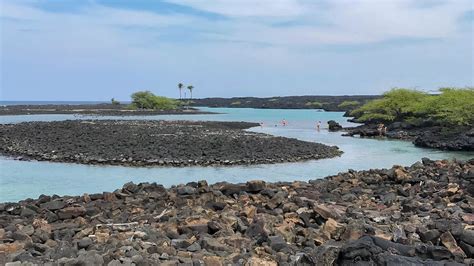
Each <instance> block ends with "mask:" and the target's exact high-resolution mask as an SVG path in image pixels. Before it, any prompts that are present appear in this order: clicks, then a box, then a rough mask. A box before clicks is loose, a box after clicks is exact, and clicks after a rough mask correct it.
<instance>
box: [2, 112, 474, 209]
mask: <svg viewBox="0 0 474 266" xmlns="http://www.w3.org/2000/svg"><path fill="white" fill-rule="evenodd" d="M203 109H204V110H206V111H214V112H219V113H222V114H215V115H166V116H146V117H145V116H143V117H120V118H117V117H100V119H166V120H217V121H251V122H263V123H264V126H263V127H255V128H252V129H250V130H252V131H256V132H263V133H268V134H272V135H277V136H285V137H291V138H298V139H301V140H306V141H314V142H321V143H325V144H327V145H337V146H338V147H339V148H340V149H341V150H342V151H344V154H343V155H342V156H340V157H337V158H333V159H323V160H318V161H307V162H299V163H284V164H274V165H257V166H232V167H184V168H164V167H161V168H160V167H140V168H133V167H122V166H89V165H79V164H68V163H49V162H36V161H31V162H25V161H16V160H12V159H8V158H5V157H3V158H2V157H0V202H2V201H17V200H21V199H24V198H27V197H37V196H39V195H40V194H58V195H79V194H82V193H85V192H87V193H94V192H102V191H113V190H115V189H117V188H120V187H121V186H122V185H123V184H124V183H126V182H129V181H134V182H157V183H161V184H163V185H165V186H172V185H175V184H179V183H187V182H189V181H196V180H201V179H206V180H207V181H208V182H209V183H215V182H219V181H228V182H245V181H247V180H251V179H263V180H266V181H293V180H309V179H315V178H321V177H324V176H327V175H333V174H337V173H338V172H342V171H346V170H348V169H355V170H362V169H369V168H387V167H391V166H392V165H394V164H399V165H410V164H413V163H415V162H416V161H419V160H420V159H421V158H422V157H429V158H431V159H452V158H457V159H469V158H472V157H474V153H473V152H445V151H439V150H433V149H421V148H417V147H415V146H413V144H411V143H410V142H404V141H396V140H380V139H363V138H350V137H342V136H341V133H334V132H328V131H327V126H326V123H325V122H327V121H328V120H331V119H332V120H336V121H338V122H339V123H341V124H343V125H345V126H348V125H350V123H348V122H346V118H344V117H343V116H342V115H343V113H340V112H317V111H314V110H270V109H247V108H245V109H232V108H203ZM85 118H90V117H87V116H73V115H34V116H28V115H26V116H0V123H17V122H24V121H33V120H35V121H54V120H65V119H85ZM94 118H97V117H94ZM282 119H286V120H287V121H288V126H286V127H282V126H279V122H280V121H281V120H282ZM319 120H321V121H322V122H323V124H322V125H323V126H322V130H320V131H319V132H318V131H317V130H316V122H317V121H319ZM275 125H277V126H275Z"/></svg>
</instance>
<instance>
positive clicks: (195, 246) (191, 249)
mask: <svg viewBox="0 0 474 266" xmlns="http://www.w3.org/2000/svg"><path fill="white" fill-rule="evenodd" d="M186 250H187V251H189V252H196V251H199V250H201V245H199V243H198V242H194V243H193V244H191V245H190V246H189V247H188V248H186Z"/></svg>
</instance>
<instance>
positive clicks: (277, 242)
mask: <svg viewBox="0 0 474 266" xmlns="http://www.w3.org/2000/svg"><path fill="white" fill-rule="evenodd" d="M267 241H268V245H269V246H270V247H271V248H272V249H273V250H275V251H280V250H282V249H284V248H286V247H287V244H286V241H285V239H283V237H281V236H269V237H268V240H267Z"/></svg>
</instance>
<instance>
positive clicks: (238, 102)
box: [230, 101, 241, 105]
mask: <svg viewBox="0 0 474 266" xmlns="http://www.w3.org/2000/svg"><path fill="white" fill-rule="evenodd" d="M239 104H241V102H240V101H235V102H232V103H231V104H230V105H239Z"/></svg>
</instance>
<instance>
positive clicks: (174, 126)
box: [0, 120, 342, 166]
mask: <svg viewBox="0 0 474 266" xmlns="http://www.w3.org/2000/svg"><path fill="white" fill-rule="evenodd" d="M255 126H259V124H257V123H247V122H197V121H196V122H193V121H147V120H67V121H56V122H25V123H18V124H4V125H0V136H1V137H0V154H3V155H7V156H12V157H16V158H17V159H20V160H29V159H34V160H47V161H54V162H71V163H82V164H107V165H127V166H191V165H199V166H210V165H248V164H270V163H281V162H296V161H302V160H315V159H322V158H330V157H335V156H339V155H340V154H341V153H342V152H341V151H340V150H338V148H337V147H335V146H327V145H324V144H319V143H314V142H306V141H300V140H297V139H291V138H285V137H275V136H271V135H267V134H263V133H254V132H247V131H244V130H243V129H247V128H250V127H255Z"/></svg>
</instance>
